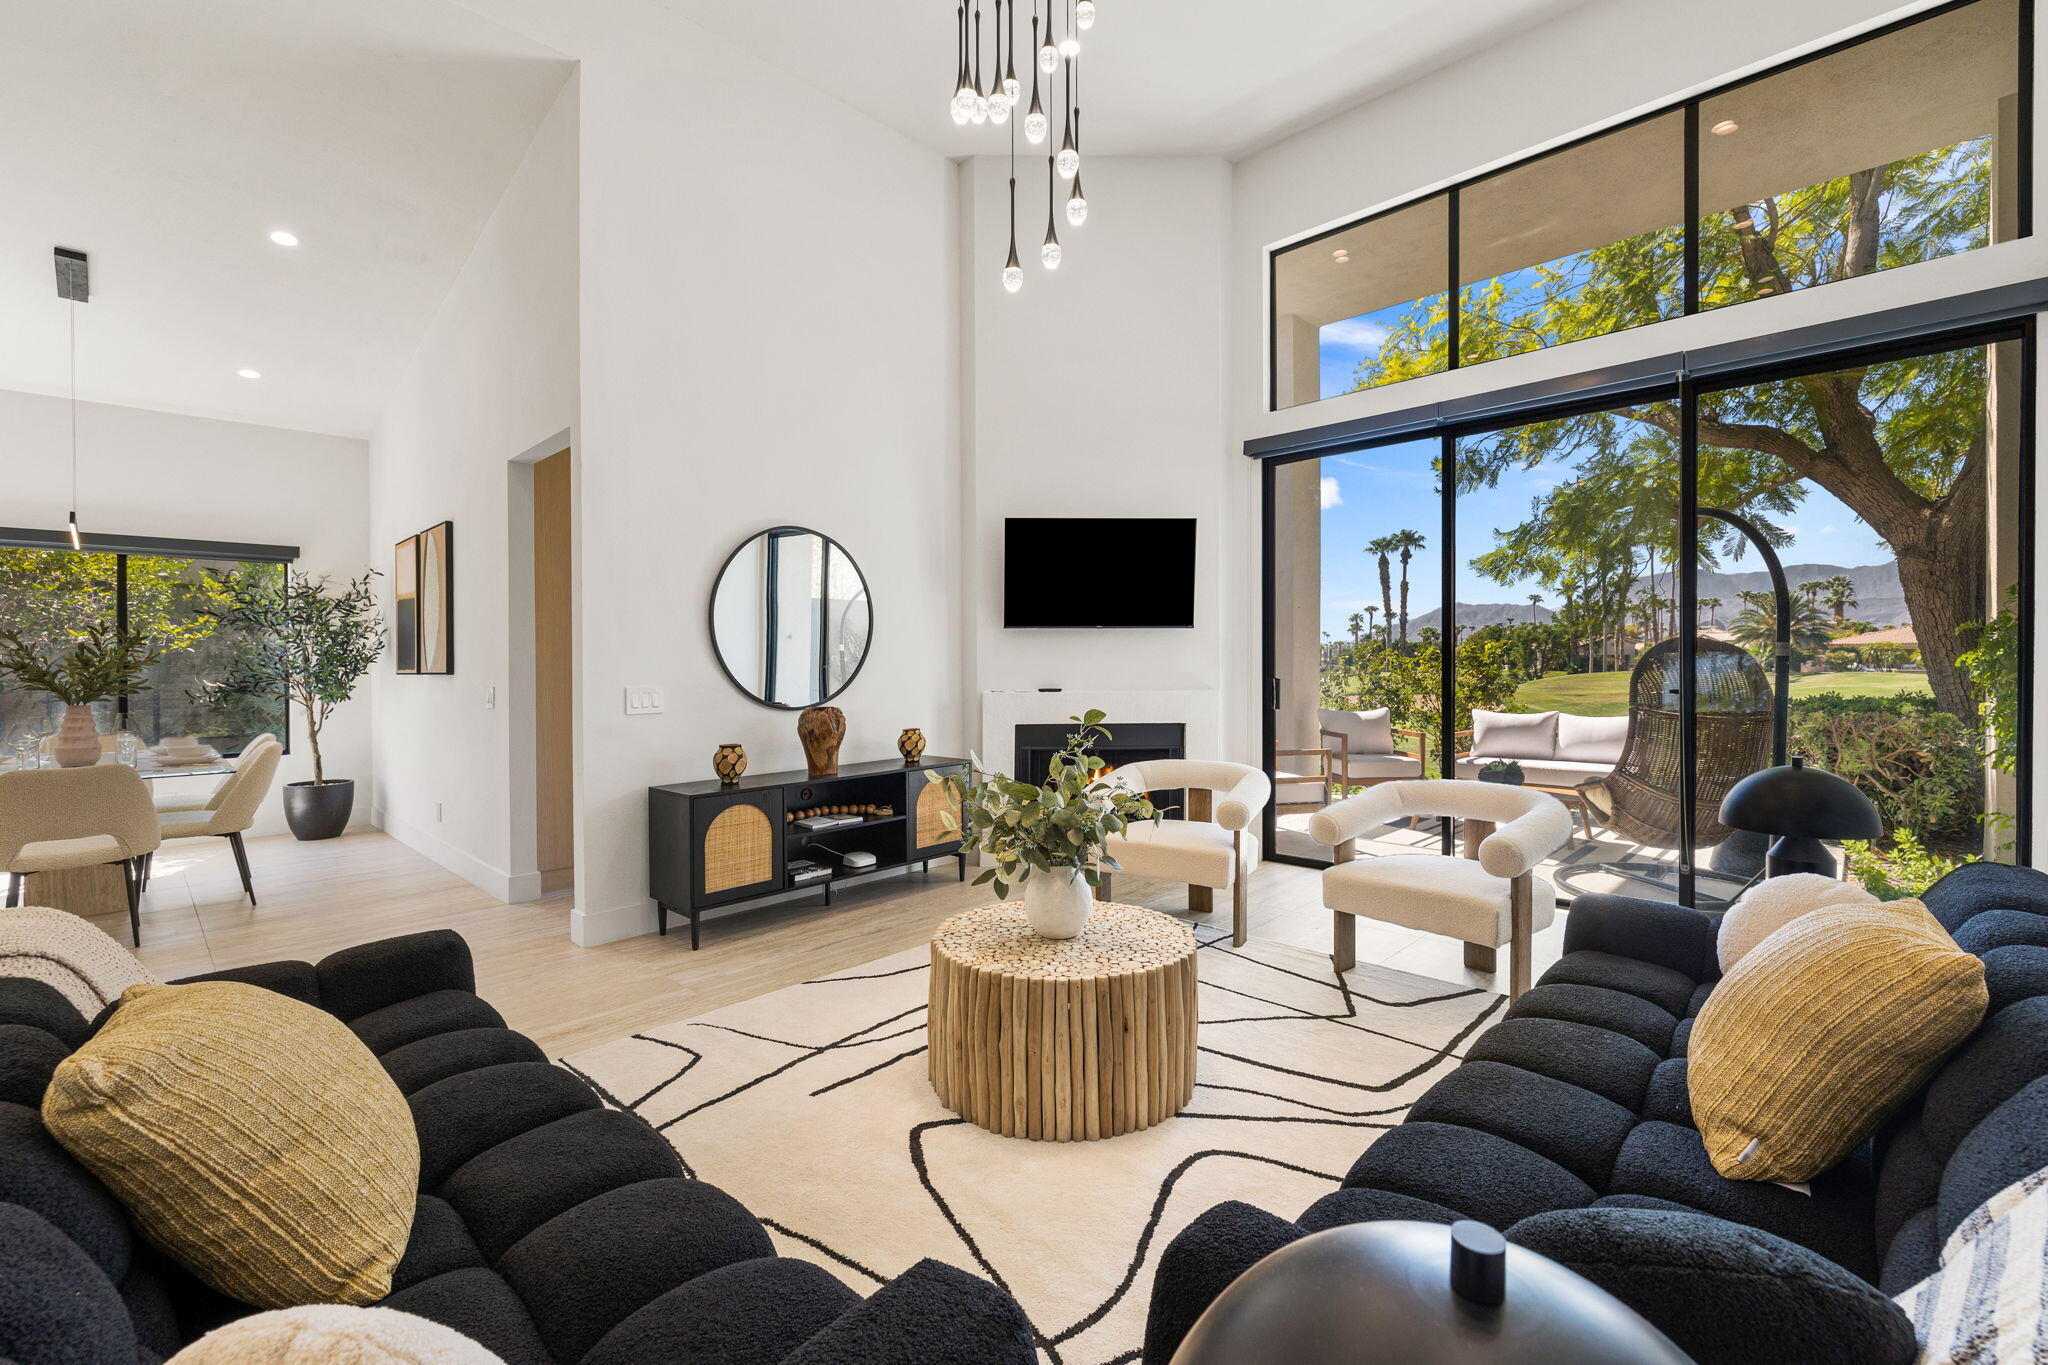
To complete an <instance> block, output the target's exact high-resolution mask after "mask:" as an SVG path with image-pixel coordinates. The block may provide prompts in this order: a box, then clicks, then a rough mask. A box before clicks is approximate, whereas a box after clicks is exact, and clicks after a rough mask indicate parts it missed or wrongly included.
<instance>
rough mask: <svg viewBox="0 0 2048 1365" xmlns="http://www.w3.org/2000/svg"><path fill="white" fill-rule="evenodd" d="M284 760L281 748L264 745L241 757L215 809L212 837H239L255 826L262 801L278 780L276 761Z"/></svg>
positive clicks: (280, 745)
mask: <svg viewBox="0 0 2048 1365" xmlns="http://www.w3.org/2000/svg"><path fill="white" fill-rule="evenodd" d="M283 757H284V746H283V745H282V744H276V743H271V744H266V745H264V746H263V747H262V748H261V749H260V750H258V751H256V752H255V753H254V754H251V755H247V756H245V757H244V759H243V762H242V766H241V767H239V768H237V769H235V771H234V772H233V773H232V774H230V775H229V777H228V780H227V782H226V783H225V784H224V785H223V787H222V790H221V792H220V795H219V798H218V799H219V804H218V805H217V806H215V807H214V811H213V819H212V821H211V822H210V828H211V829H212V831H213V833H215V834H239V833H241V832H242V831H243V830H245V829H247V828H249V826H251V825H253V824H255V823H256V812H257V811H258V810H260V809H262V807H263V798H264V797H266V796H268V795H270V784H271V783H272V782H273V781H275V780H276V778H277V765H278V761H279V760H280V759H282V758H283Z"/></svg>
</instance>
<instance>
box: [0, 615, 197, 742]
mask: <svg viewBox="0 0 2048 1365" xmlns="http://www.w3.org/2000/svg"><path fill="white" fill-rule="evenodd" d="M69 638H70V640H71V644H70V647H69V648H65V649H53V648H50V647H48V646H46V645H44V644H41V643H38V642H31V641H29V640H26V639H24V638H23V637H22V635H21V633H20V632H19V631H13V630H0V673H5V674H6V675H7V676H9V677H10V678H13V679H14V681H15V683H16V684H17V685H18V686H21V687H24V688H27V689H28V690H30V691H32V692H47V693H49V694H50V695H51V696H53V697H55V698H56V699H57V700H58V701H61V702H63V703H64V723H63V725H62V727H61V728H59V730H58V731H57V742H56V743H55V744H53V745H52V746H50V752H51V754H52V756H53V757H55V758H56V760H57V763H58V765H59V766H60V767H65V768H85V767H90V766H91V765H93V764H95V763H97V762H99V761H100V736H99V727H98V726H97V725H96V724H94V722H93V717H92V704H93V703H94V702H96V701H103V700H105V699H106V698H108V697H114V696H120V695H123V694H128V695H133V694H134V693H137V692H146V691H148V690H149V682H148V680H147V678H146V677H145V676H144V673H143V670H144V669H146V668H148V667H149V666H150V665H151V664H153V663H155V662H156V661H157V659H158V658H159V657H160V656H159V652H158V650H157V648H156V646H155V645H154V644H153V643H152V642H151V641H150V640H149V639H148V637H146V636H143V635H140V634H138V633H136V632H134V631H126V630H120V629H118V628H116V627H114V626H112V625H108V624H106V623H104V622H102V623H99V624H96V625H91V626H88V627H86V628H85V629H84V630H82V631H72V632H70V634H69Z"/></svg>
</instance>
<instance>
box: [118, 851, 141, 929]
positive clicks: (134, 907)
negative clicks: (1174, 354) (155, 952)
mask: <svg viewBox="0 0 2048 1365" xmlns="http://www.w3.org/2000/svg"><path fill="white" fill-rule="evenodd" d="M136 861H137V860H136V859H133V858H123V859H122V860H121V885H122V887H123V888H124V889H125V890H126V891H127V892H128V937H129V938H130V939H132V940H134V943H135V946H136V947H138V948H140V947H141V946H142V869H141V868H139V867H137V866H136V865H135V864H136Z"/></svg>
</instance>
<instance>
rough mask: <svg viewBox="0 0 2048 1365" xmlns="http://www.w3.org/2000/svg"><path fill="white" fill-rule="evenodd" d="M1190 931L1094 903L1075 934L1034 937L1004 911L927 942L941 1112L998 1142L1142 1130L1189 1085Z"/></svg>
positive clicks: (1177, 1105)
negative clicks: (976, 1127) (946, 1111)
mask: <svg viewBox="0 0 2048 1365" xmlns="http://www.w3.org/2000/svg"><path fill="white" fill-rule="evenodd" d="M1195 1009H1196V1006H1195V935H1194V931H1193V930H1192V929H1190V928H1189V927H1188V926H1187V925H1186V924H1184V923H1182V922H1181V921H1179V920H1176V919H1170V918H1168V917H1167V916H1165V915H1162V914H1160V913H1159V912H1158V911H1156V910H1143V909H1140V908H1138V907H1137V906H1132V905H1117V904H1114V903H1103V904H1098V905H1097V906H1096V907H1095V908H1094V911H1093V913H1092V914H1090V916H1089V918H1088V927H1087V929H1086V930H1084V931H1083V932H1082V934H1081V936H1080V937H1078V938H1071V939H1046V938H1040V937H1038V935H1036V934H1034V933H1032V932H1031V926H1030V925H1029V924H1028V923H1027V922H1026V921H1025V918H1024V909H1023V906H1022V905H1020V904H1018V903H1017V902H1015V901H1007V902H1004V903H1003V904H1001V905H990V906H985V907H983V908H982V909H979V910H969V911H966V912H965V913H963V914H958V915H955V916H953V917H952V918H951V919H949V920H947V921H946V922H945V923H944V924H942V925H940V926H939V930H938V933H937V934H936V935H935V936H934V937H933V939H932V980H931V1011H930V1037H931V1051H930V1067H931V1078H932V1088H933V1089H934V1090H936V1091H937V1092H938V1096H939V1102H940V1103H941V1104H943V1105H945V1106H946V1107H947V1108H948V1109H950V1110H952V1111H953V1112H954V1113H956V1114H958V1115H960V1117H962V1118H964V1119H966V1120H967V1121H968V1122H970V1123H975V1124H979V1125H980V1126H981V1127H983V1128H986V1129H988V1130H989V1131H990V1132H992V1133H1000V1134H1002V1135H1003V1136H1004V1137H1023V1138H1033V1139H1037V1140H1039V1141H1046V1142H1081V1141H1086V1140H1089V1139H1093V1138H1106V1137H1115V1136H1117V1135H1118V1134H1120V1133H1134V1132H1136V1131H1138V1130H1139V1129H1140V1128H1149V1127H1151V1126H1152V1125H1153V1124H1155V1123H1158V1122H1159V1121H1160V1120H1161V1119H1165V1118H1170V1117H1171V1116H1172V1115H1174V1114H1176V1113H1178V1112H1179V1111H1180V1109H1181V1107H1182V1106H1184V1105H1185V1104H1186V1103H1187V1102H1188V1100H1189V1099H1190V1098H1191V1097H1192V1096H1193V1094H1194V1088H1195Z"/></svg>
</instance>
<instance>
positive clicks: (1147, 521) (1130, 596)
mask: <svg viewBox="0 0 2048 1365" xmlns="http://www.w3.org/2000/svg"><path fill="white" fill-rule="evenodd" d="M1090 565H1093V566H1095V567H1096V568H1097V569H1099V570H1100V574H1099V575H1098V576H1095V577H1093V578H1092V579H1091V577H1090V576H1089V574H1088V566H1090ZM1194 624H1195V519H1194V518H1193V517H1010V518H1009V519H1007V520H1006V521H1005V522H1004V523H1003V626H1004V628H1005V629H1008V630H1188V629H1191V628H1193V626H1194Z"/></svg>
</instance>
